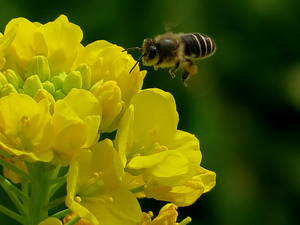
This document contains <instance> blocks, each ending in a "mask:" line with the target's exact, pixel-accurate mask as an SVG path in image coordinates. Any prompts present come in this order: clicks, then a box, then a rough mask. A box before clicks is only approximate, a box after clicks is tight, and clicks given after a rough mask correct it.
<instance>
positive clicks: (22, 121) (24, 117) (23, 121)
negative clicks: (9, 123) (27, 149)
mask: <svg viewBox="0 0 300 225" xmlns="http://www.w3.org/2000/svg"><path fill="white" fill-rule="evenodd" d="M21 123H22V124H23V125H24V126H28V123H29V117H28V116H23V117H22V118H21Z"/></svg>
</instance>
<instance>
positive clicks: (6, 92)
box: [0, 83, 17, 97]
mask: <svg viewBox="0 0 300 225" xmlns="http://www.w3.org/2000/svg"><path fill="white" fill-rule="evenodd" d="M11 93H17V90H16V88H15V87H14V86H13V85H12V84H10V83H7V84H5V85H4V86H3V87H2V88H1V90H0V97H3V96H6V95H9V94H11Z"/></svg>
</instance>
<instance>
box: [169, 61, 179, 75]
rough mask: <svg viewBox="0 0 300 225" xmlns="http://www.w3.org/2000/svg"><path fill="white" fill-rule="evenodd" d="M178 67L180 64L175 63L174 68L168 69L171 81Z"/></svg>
mask: <svg viewBox="0 0 300 225" xmlns="http://www.w3.org/2000/svg"><path fill="white" fill-rule="evenodd" d="M179 65H180V62H177V63H176V64H175V66H174V67H172V68H171V69H169V74H170V75H171V77H172V78H173V79H174V78H175V76H176V74H175V72H176V70H177V69H178V67H179Z"/></svg>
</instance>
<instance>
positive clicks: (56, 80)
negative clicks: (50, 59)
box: [51, 72, 67, 89]
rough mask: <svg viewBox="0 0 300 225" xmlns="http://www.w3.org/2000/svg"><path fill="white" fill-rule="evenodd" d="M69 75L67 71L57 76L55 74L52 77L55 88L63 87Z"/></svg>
mask: <svg viewBox="0 0 300 225" xmlns="http://www.w3.org/2000/svg"><path fill="white" fill-rule="evenodd" d="M66 77H67V74H66V73H65V72H62V73H60V74H58V75H57V76H54V77H52V78H51V82H52V83H53V84H54V86H55V89H62V87H63V83H64V81H65V79H66Z"/></svg>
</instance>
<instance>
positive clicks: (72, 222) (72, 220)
mask: <svg viewBox="0 0 300 225" xmlns="http://www.w3.org/2000/svg"><path fill="white" fill-rule="evenodd" d="M80 219H81V218H80V217H79V216H77V217H74V218H73V219H71V220H70V221H69V222H67V223H66V224H65V225H74V224H75V223H77V222H78V221H79V220H80Z"/></svg>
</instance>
